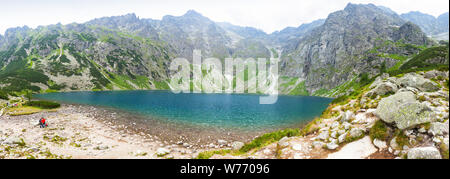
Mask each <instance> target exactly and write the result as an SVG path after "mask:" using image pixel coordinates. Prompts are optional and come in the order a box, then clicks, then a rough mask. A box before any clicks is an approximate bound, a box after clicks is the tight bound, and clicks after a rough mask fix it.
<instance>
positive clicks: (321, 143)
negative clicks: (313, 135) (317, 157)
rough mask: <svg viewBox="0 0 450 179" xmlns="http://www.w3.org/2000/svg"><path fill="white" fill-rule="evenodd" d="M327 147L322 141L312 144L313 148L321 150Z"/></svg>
mask: <svg viewBox="0 0 450 179" xmlns="http://www.w3.org/2000/svg"><path fill="white" fill-rule="evenodd" d="M324 145H325V143H323V142H321V141H314V142H313V143H312V146H313V148H315V149H319V148H322V147H323V146H324Z"/></svg>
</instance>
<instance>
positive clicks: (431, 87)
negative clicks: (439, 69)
mask: <svg viewBox="0 0 450 179" xmlns="http://www.w3.org/2000/svg"><path fill="white" fill-rule="evenodd" d="M398 81H399V83H400V85H401V86H404V87H408V86H409V87H414V88H417V89H419V90H421V91H427V92H432V91H437V90H439V87H438V86H437V85H436V84H435V83H434V82H433V81H431V80H429V79H425V78H424V77H422V76H421V75H419V74H416V73H408V74H406V75H405V76H403V77H401V78H400V79H398Z"/></svg>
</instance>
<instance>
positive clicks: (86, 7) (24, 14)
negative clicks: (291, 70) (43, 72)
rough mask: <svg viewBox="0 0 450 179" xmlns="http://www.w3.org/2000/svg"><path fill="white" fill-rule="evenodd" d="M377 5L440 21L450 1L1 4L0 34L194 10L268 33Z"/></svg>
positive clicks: (58, 0) (67, 0)
mask: <svg viewBox="0 0 450 179" xmlns="http://www.w3.org/2000/svg"><path fill="white" fill-rule="evenodd" d="M349 2H352V3H358V4H359V3H363V4H367V3H373V4H375V5H383V6H386V7H389V8H391V9H392V10H394V11H396V12H397V13H399V14H401V13H406V12H409V11H420V12H423V13H427V14H431V15H433V16H439V15H440V14H442V13H444V12H448V6H449V1H448V0H220V1H219V0H189V1H187V0H145V1H144V0H95V1H94V0H0V34H4V32H5V30H6V29H8V28H11V27H17V26H24V25H27V26H29V27H32V28H36V27H37V26H38V25H49V24H56V23H58V22H60V23H62V24H69V23H72V22H77V23H83V22H86V21H88V20H91V19H94V18H98V17H104V16H116V15H123V14H127V13H136V15H137V16H139V17H140V18H152V19H161V18H162V17H163V16H164V15H175V16H180V15H183V14H184V13H186V11H188V10H189V9H193V10H195V11H197V12H199V13H201V14H203V15H204V16H206V17H209V18H210V19H211V20H214V21H217V22H224V21H226V22H230V23H232V24H235V25H241V26H250V27H256V28H259V29H262V30H264V31H265V32H267V33H271V32H273V31H277V30H282V29H283V28H285V27H288V26H294V27H297V26H299V25H300V24H302V23H308V22H311V21H313V20H317V19H321V18H326V17H327V16H328V14H329V13H331V12H334V11H338V10H342V9H344V8H345V6H346V5H347V3H349Z"/></svg>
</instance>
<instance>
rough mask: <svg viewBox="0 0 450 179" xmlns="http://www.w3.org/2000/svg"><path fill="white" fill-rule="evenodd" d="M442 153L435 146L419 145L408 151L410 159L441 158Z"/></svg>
mask: <svg viewBox="0 0 450 179" xmlns="http://www.w3.org/2000/svg"><path fill="white" fill-rule="evenodd" d="M441 158H442V157H441V153H440V152H439V150H438V149H436V148H435V147H418V148H413V149H410V150H409V151H408V159H441Z"/></svg>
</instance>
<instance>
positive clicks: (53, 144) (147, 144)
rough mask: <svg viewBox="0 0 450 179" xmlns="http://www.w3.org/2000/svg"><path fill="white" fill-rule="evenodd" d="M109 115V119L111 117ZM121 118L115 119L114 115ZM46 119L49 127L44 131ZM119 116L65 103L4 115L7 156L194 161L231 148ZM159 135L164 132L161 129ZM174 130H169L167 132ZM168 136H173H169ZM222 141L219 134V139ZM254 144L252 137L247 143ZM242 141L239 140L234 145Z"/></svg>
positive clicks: (1, 141) (1, 125)
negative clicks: (149, 130) (154, 129)
mask: <svg viewBox="0 0 450 179" xmlns="http://www.w3.org/2000/svg"><path fill="white" fill-rule="evenodd" d="M108 115H109V117H108ZM114 116H116V117H114ZM40 117H44V118H46V119H47V121H48V122H49V127H48V128H45V129H41V128H39V126H38V119H40ZM118 117H120V115H117V113H114V112H111V111H108V110H106V109H101V108H96V107H92V106H81V105H67V104H64V105H62V107H61V108H59V109H58V110H56V111H53V112H52V111H45V112H40V113H35V114H31V115H23V116H9V115H3V116H1V117H0V159H2V158H6V159H8V158H19V159H20V158H22V159H26V158H181V159H183V158H195V157H196V156H197V154H198V153H199V152H201V151H204V150H212V149H229V148H231V147H232V146H233V143H232V142H227V141H226V140H224V139H217V138H216V139H211V141H213V140H214V141H215V142H211V141H205V142H209V143H208V144H205V142H203V143H201V142H199V143H194V142H192V143H188V142H186V140H183V139H184V138H183V137H179V136H177V134H176V133H172V136H173V138H179V140H177V141H175V140H170V138H163V137H160V136H156V135H151V134H149V133H147V132H146V130H147V129H143V128H139V127H136V126H139V125H140V124H138V123H136V122H137V121H136V122H128V125H125V124H124V122H123V121H118V120H116V118H118ZM133 126H134V127H133ZM157 132H159V131H157ZM171 132H173V131H170V130H169V131H168V130H166V133H171ZM165 135H169V134H165ZM214 137H218V136H214ZM247 140H251V139H247ZM236 143H238V144H239V145H240V143H241V142H235V143H234V145H236Z"/></svg>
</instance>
